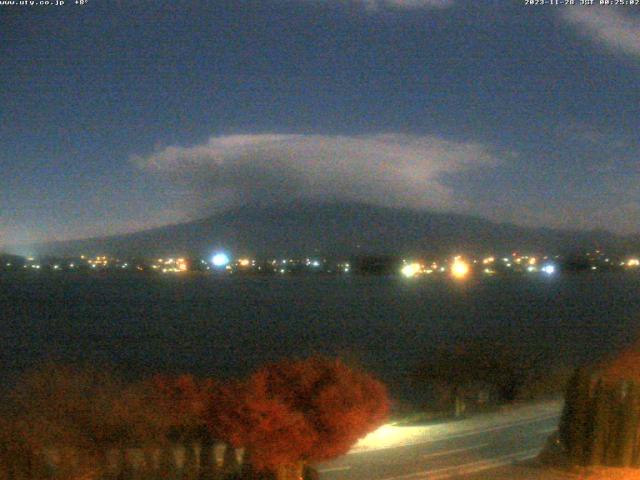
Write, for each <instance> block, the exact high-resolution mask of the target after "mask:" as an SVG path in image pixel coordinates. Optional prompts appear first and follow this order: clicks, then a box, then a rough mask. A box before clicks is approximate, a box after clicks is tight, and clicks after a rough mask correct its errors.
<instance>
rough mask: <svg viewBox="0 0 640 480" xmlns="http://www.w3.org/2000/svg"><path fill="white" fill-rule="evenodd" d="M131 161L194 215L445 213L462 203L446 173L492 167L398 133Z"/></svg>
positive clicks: (230, 141)
mask: <svg viewBox="0 0 640 480" xmlns="http://www.w3.org/2000/svg"><path fill="white" fill-rule="evenodd" d="M132 160H133V161H134V163H136V164H137V165H138V166H139V167H140V168H142V169H144V170H145V171H148V172H153V173H154V174H156V175H162V176H164V177H165V178H166V179H169V180H171V181H173V182H175V185H176V186H177V187H178V188H181V189H183V190H184V198H186V199H188V201H189V202H190V204H191V205H190V206H191V207H192V208H195V209H196V210H197V209H200V208H202V209H211V208H212V207H213V208H216V207H218V208H219V207H233V206H237V205H241V204H244V203H258V204H263V205H268V204H272V203H277V202H284V201H291V200H295V199H307V200H317V201H358V202H367V203H373V204H377V205H385V206H404V207H414V208H436V209H451V208H455V207H456V206H457V205H458V204H459V202H460V201H461V200H459V199H458V198H457V196H456V194H455V191H454V190H453V189H452V188H451V187H450V186H447V185H445V183H444V181H443V179H444V177H445V176H446V175H452V174H455V173H458V172H462V171H467V170H470V169H477V168H482V167H488V166H493V165H496V164H497V163H498V160H497V158H496V157H495V156H494V154H493V153H492V152H491V150H490V149H489V148H487V147H486V146H484V145H482V144H478V143H465V142H455V141H450V140H445V139H442V138H439V137H435V136H409V135H399V134H379V135H363V136H327V135H280V134H262V135H228V136H214V137H211V138H210V139H209V140H208V141H207V142H205V143H203V144H201V145H194V146H189V147H179V146H169V147H166V148H164V149H161V150H159V151H157V152H154V153H151V154H149V155H144V156H135V157H133V159H132Z"/></svg>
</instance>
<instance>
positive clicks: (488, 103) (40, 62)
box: [0, 0, 640, 246]
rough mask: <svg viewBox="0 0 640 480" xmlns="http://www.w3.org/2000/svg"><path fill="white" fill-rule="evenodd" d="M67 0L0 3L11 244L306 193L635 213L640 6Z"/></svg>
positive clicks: (524, 216)
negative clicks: (78, 0)
mask: <svg viewBox="0 0 640 480" xmlns="http://www.w3.org/2000/svg"><path fill="white" fill-rule="evenodd" d="M576 1H577V3H579V0H576ZM67 4H68V5H66V6H63V7H44V6H42V7H35V6H34V7H18V6H16V7H7V6H0V86H1V88H0V166H1V167H2V170H1V174H0V246H1V245H3V244H5V245H7V244H13V243H20V242H28V241H29V242H30V241H44V240H54V239H66V238H76V237H84V236H93V235H102V234H110V233H117V232H127V231H135V230H140V229H143V228H146V227H150V226H156V225H161V224H165V223H175V222H179V221H184V220H188V219H191V218H195V217H198V216H202V215H206V214H209V213H215V212H216V211H219V210H221V209H224V208H228V207H230V206H234V205H237V204H242V203H245V202H259V203H268V202H278V201H288V200H291V199H295V198H301V197H305V198H312V199H318V200H336V199H337V200H357V201H366V202H372V203H376V204H382V205H394V206H409V207H414V208H424V209H437V210H445V211H456V212H464V213H471V214H477V215H481V216H483V217H487V218H490V219H492V220H497V221H508V222H514V223H518V224H524V225H545V226H553V227H567V228H580V229H586V228H606V229H610V230H613V231H617V232H622V233H629V232H638V231H640V189H639V180H640V168H639V163H638V152H639V149H640V137H639V136H638V133H637V132H638V128H639V126H640V123H639V121H640V115H639V113H640V89H639V88H638V78H640V16H639V15H638V13H640V9H638V8H635V7H580V6H575V7H551V6H544V7H528V6H524V5H523V4H524V2H519V1H518V2H509V1H489V0H486V1H483V2H466V1H463V0H457V1H456V0H452V1H447V0H259V1H243V0H232V1H226V0H216V1H211V2H201V1H180V0H178V1H171V2H169V1H136V2H124V1H115V0H113V1H106V0H89V3H88V5H86V6H83V7H77V6H74V5H73V1H71V0H67ZM132 4H135V5H132Z"/></svg>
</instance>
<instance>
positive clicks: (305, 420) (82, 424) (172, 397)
mask: <svg viewBox="0 0 640 480" xmlns="http://www.w3.org/2000/svg"><path fill="white" fill-rule="evenodd" d="M3 405H4V406H3V409H4V411H3V412H2V413H3V415H2V417H1V420H0V479H2V480H9V479H11V480H28V479H29V480H30V479H40V478H42V479H45V478H47V479H49V478H50V479H61V480H62V479H64V480H73V479H76V480H97V479H114V480H115V479H119V480H120V479H122V480H125V479H140V480H143V479H144V480H146V479H165V478H174V477H175V478H182V479H185V480H187V479H194V480H195V479H222V478H247V479H250V478H278V479H296V480H298V479H300V478H302V477H303V475H306V476H307V477H308V478H309V477H311V476H312V475H311V472H312V471H311V470H310V469H309V468H308V464H309V463H311V462H317V461H322V460H327V459H330V458H333V457H335V456H338V455H341V454H344V453H346V452H347V451H348V450H349V448H350V447H351V446H352V445H353V444H354V443H355V442H356V441H357V440H358V438H360V437H362V436H364V435H365V434H366V433H368V432H369V431H371V430H373V429H375V428H376V427H377V426H379V425H380V424H382V423H383V422H384V421H385V419H386V418H387V414H388V411H389V400H388V397H387V393H386V389H385V387H384V386H383V385H382V384H381V383H380V382H379V381H377V380H376V379H374V378H373V377H371V376H370V375H368V374H367V373H365V372H363V371H360V370H358V369H354V368H350V367H347V366H346V365H345V364H344V363H342V362H341V361H340V360H333V359H326V358H319V357H314V358H309V359H307V360H299V361H282V362H279V363H274V364H270V365H267V366H265V367H263V368H261V369H260V370H258V371H256V372H255V373H254V374H252V375H251V376H249V377H248V378H247V379H245V380H243V381H231V382H218V381H215V380H213V379H199V378H195V377H193V376H191V375H183V376H178V377H169V376H156V377H153V378H150V379H145V380H142V381H138V382H135V383H125V382H123V381H121V380H120V379H118V378H117V377H116V376H115V375H112V374H110V373H108V372H105V371H104V370H99V369H91V368H83V369H78V368H73V367H66V366H55V365H46V366H42V367H40V368H38V369H37V370H34V371H31V372H29V373H27V374H25V375H24V376H23V378H22V379H21V380H20V381H19V382H18V384H17V385H16V386H15V388H14V389H13V390H12V391H11V392H10V393H9V394H8V395H7V396H6V398H5V399H4V401H3Z"/></svg>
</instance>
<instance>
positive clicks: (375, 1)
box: [356, 0, 453, 10]
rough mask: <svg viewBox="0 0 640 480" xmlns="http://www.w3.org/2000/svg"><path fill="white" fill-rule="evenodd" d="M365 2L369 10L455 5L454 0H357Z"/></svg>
mask: <svg viewBox="0 0 640 480" xmlns="http://www.w3.org/2000/svg"><path fill="white" fill-rule="evenodd" d="M356 1H361V2H362V3H364V4H365V6H366V7H367V9H369V10H379V9H381V8H395V9H416V8H447V7H450V6H452V5H453V0H356Z"/></svg>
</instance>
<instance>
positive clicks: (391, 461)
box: [317, 400, 562, 480]
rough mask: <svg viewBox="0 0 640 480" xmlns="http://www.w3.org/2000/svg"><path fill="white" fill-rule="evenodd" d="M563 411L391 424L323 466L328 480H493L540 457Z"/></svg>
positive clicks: (535, 409)
mask: <svg viewBox="0 0 640 480" xmlns="http://www.w3.org/2000/svg"><path fill="white" fill-rule="evenodd" d="M561 409H562V401H561V400H554V401H545V402H540V403H536V404H529V405H523V406H518V407H513V408H510V409H508V410H503V411H501V412H498V413H491V414H483V415H478V416H474V417H472V418H468V419H464V420H458V421H452V422H446V423H441V424H437V425H428V426H418V427H395V426H391V425H385V426H383V427H381V428H380V429H378V430H376V431H375V432H373V433H372V434H370V435H369V436H367V437H366V438H364V439H363V440H361V441H360V442H358V444H357V445H356V446H355V447H354V448H353V449H352V450H351V451H350V452H349V453H348V454H347V455H345V456H343V457H340V458H338V459H336V460H333V461H331V462H327V463H323V464H320V465H318V466H317V468H318V470H319V472H320V478H321V479H322V480H423V479H424V480H427V479H428V480H440V479H456V478H465V477H467V476H473V477H474V478H481V477H482V475H480V472H486V474H487V476H486V478H491V474H490V472H491V470H492V469H496V468H499V467H502V466H504V465H509V464H512V463H514V462H518V461H522V460H526V459H530V458H533V457H535V456H537V454H538V453H539V452H540V450H541V448H542V446H543V445H544V443H545V441H546V439H547V437H548V436H549V435H550V434H551V433H552V432H554V431H555V430H556V429H557V426H558V420H559V418H560V412H561ZM479 475H480V477H479Z"/></svg>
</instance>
